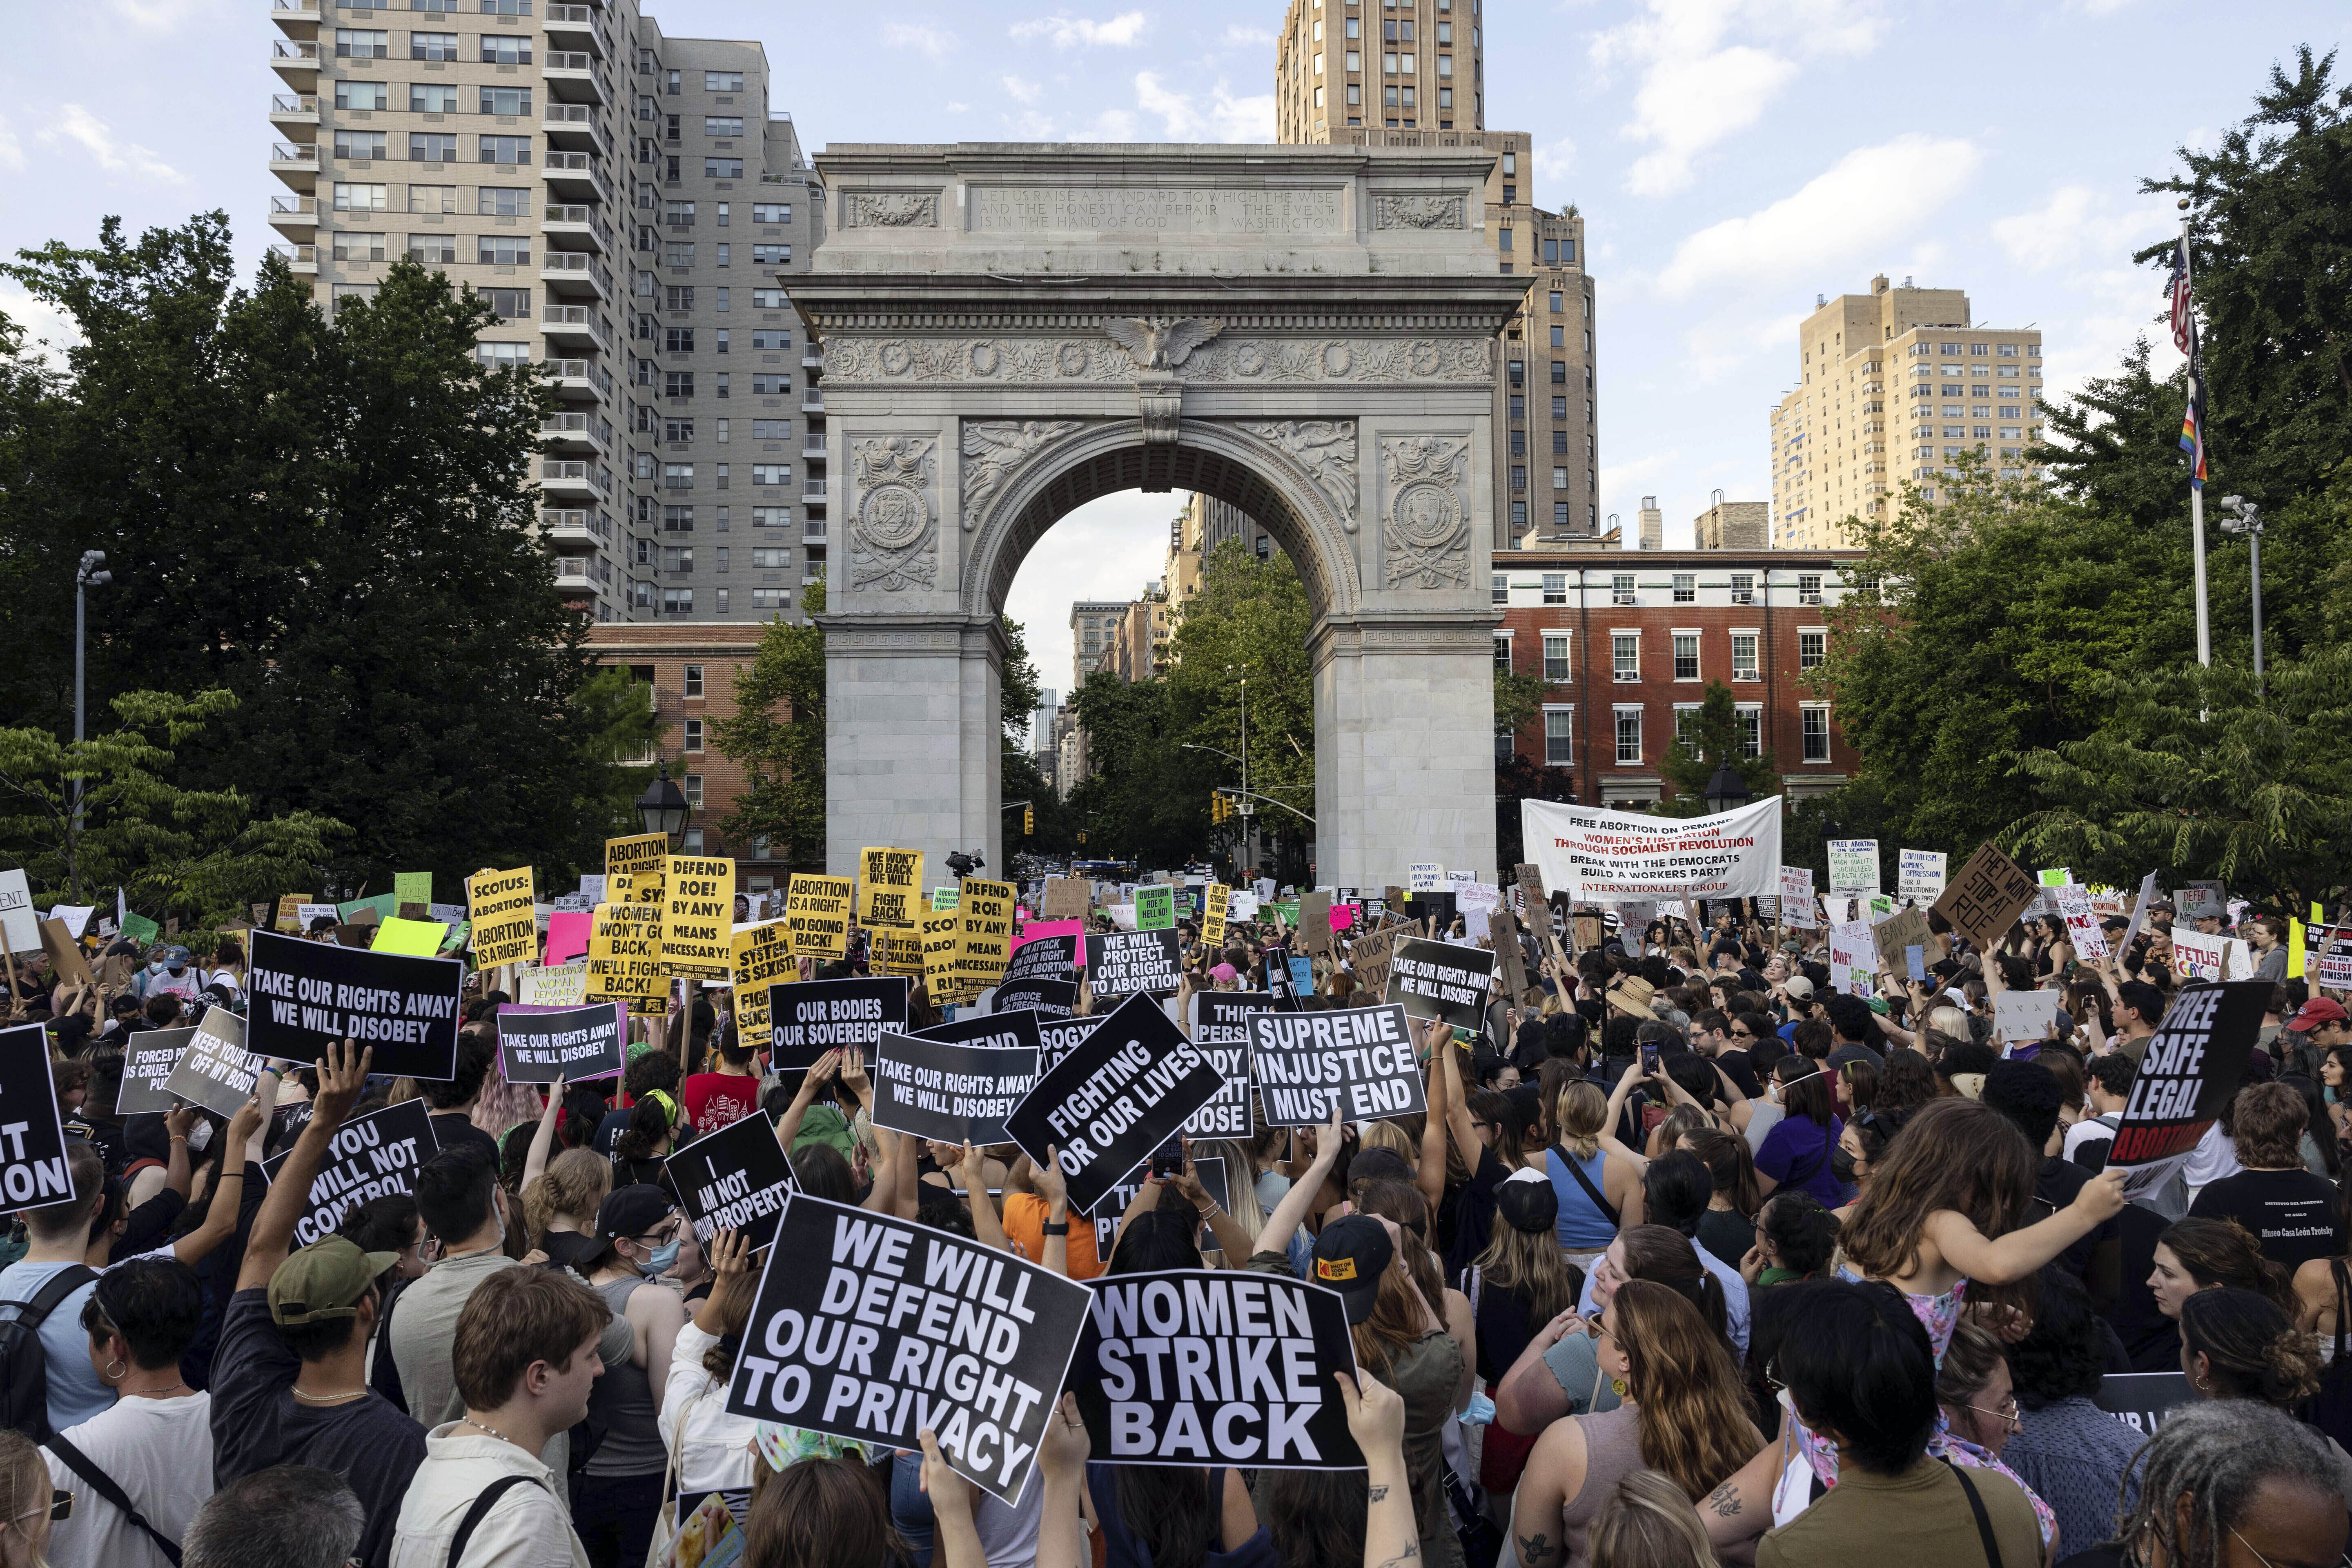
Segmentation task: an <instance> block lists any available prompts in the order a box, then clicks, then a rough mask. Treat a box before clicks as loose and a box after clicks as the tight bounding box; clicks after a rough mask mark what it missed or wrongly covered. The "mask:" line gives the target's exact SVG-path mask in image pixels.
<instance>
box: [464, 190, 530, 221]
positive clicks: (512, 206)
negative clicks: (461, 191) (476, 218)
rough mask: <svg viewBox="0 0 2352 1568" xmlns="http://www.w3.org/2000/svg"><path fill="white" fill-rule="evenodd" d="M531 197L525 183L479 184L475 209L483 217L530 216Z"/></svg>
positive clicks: (475, 197) (475, 198)
mask: <svg viewBox="0 0 2352 1568" xmlns="http://www.w3.org/2000/svg"><path fill="white" fill-rule="evenodd" d="M530 197H531V193H530V189H529V187H527V186H523V185H477V186H476V187H475V188H474V210H475V212H476V213H478V214H479V215H480V216H483V217H529V216H530Z"/></svg>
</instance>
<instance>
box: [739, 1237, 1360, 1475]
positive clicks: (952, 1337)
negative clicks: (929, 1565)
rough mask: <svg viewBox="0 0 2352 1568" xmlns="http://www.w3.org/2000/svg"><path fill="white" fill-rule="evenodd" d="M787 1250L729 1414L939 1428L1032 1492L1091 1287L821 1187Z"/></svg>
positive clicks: (872, 1437) (829, 1425)
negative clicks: (822, 1193)
mask: <svg viewBox="0 0 2352 1568" xmlns="http://www.w3.org/2000/svg"><path fill="white" fill-rule="evenodd" d="M776 1242H777V1245H776V1246H775V1247H773V1248H772V1250H771V1251H770V1252H769V1254H768V1261H767V1266H766V1268H763V1269H762V1270H761V1275H760V1289H759V1293H758V1295H757V1296H756V1297H755V1298H754V1299H753V1300H752V1304H751V1321H750V1323H749V1324H748V1326H747V1327H746V1328H745V1330H744V1333H743V1349H742V1352H741V1353H740V1355H739V1356H738V1357H737V1358H736V1362H735V1371H734V1374H733V1376H732V1377H731V1378H730V1380H729V1383H728V1388H727V1409H728V1412H729V1413H730V1415H740V1416H743V1417H745V1418H746V1419H750V1420H758V1421H772V1422H781V1423H782V1424H784V1425H786V1426H798V1427H801V1428H803V1429H804V1430H807V1431H813V1432H824V1433H829V1434H831V1435H833V1436H837V1437H848V1438H853V1439H856V1440H859V1441H863V1442H867V1443H882V1444H888V1445H893V1446H896V1447H915V1446H916V1444H917V1436H916V1435H917V1434H918V1433H919V1432H922V1431H924V1430H926V1429H929V1431H931V1432H934V1433H936V1434H937V1435H938V1437H939V1444H940V1452H941V1453H942V1454H944V1455H945V1456H946V1457H947V1459H948V1462H949V1463H950V1464H951V1465H953V1466H954V1467H955V1468H956V1470H957V1472H958V1473H959V1474H961V1475H962V1476H963V1477H964V1478H966V1479H969V1480H970V1481H971V1482H972V1483H973V1484H974V1485H976V1486H979V1487H982V1488H983V1489H986V1490H987V1491H988V1492H989V1493H990V1494H991V1495H992V1496H993V1497H996V1498H999V1499H1001V1500H1003V1501H1006V1502H1012V1501H1013V1500H1016V1499H1018V1498H1019V1497H1020V1496H1021V1492H1022V1489H1023V1488H1024V1486H1025V1485H1027V1483H1028V1480H1029V1477H1030V1474H1031V1472H1032V1471H1034V1469H1035V1468H1036V1458H1037V1448H1038V1445H1039V1444H1040V1443H1041V1442H1042V1441H1043V1439H1044V1436H1045V1423H1046V1422H1048V1421H1050V1420H1054V1419H1056V1416H1055V1405H1056V1402H1057V1400H1058V1398H1059V1396H1060V1393H1061V1389H1062V1385H1063V1383H1064V1379H1065V1375H1066V1373H1067V1372H1068V1370H1069V1365H1070V1357H1071V1354H1072V1352H1074V1351H1075V1350H1076V1348H1077V1342H1078V1334H1079V1331H1080V1330H1081V1328H1082V1327H1083V1326H1084V1324H1085V1321H1086V1316H1087V1304H1088V1302H1089V1300H1091V1292H1089V1291H1088V1290H1087V1288H1086V1287H1085V1286H1084V1285H1080V1284H1076V1283H1075V1282H1073V1281H1071V1280H1068V1279H1064V1278H1062V1277H1061V1276H1060V1275H1058V1274H1055V1273H1054V1272H1053V1271H1052V1270H1051V1269H1047V1268H1039V1267H1038V1266H1037V1265H1035V1264H1034V1263H1024V1262H1023V1261H1022V1260H1021V1259H1020V1258H1015V1257H1013V1256H1012V1255H1011V1254H1009V1253H1003V1252H999V1251H996V1250H995V1249H993V1248H992V1247H982V1246H979V1245H977V1244H975V1243H973V1242H971V1241H968V1240H966V1239H964V1238H963V1237H958V1236H950V1235H949V1234H948V1233H947V1232H945V1231H940V1230H933V1229H931V1228H930V1227H929V1226H920V1225H916V1224H914V1223H912V1222H911V1221H908V1220H900V1219H890V1218H885V1217H884V1216H882V1215H878V1214H873V1213H869V1212H867V1211H866V1210H864V1209H856V1208H850V1207H848V1206H846V1205H842V1204H836V1203H829V1202H827V1201H825V1200H824V1199H823V1198H815V1197H811V1196H809V1195H807V1194H796V1195H795V1196H794V1197H793V1200H792V1205H791V1206H790V1208H789V1209H788V1210H787V1211H786V1213H785V1215H784V1216H783V1220H782V1225H781V1226H779V1227H778V1229H777V1232H776ZM1334 1392H1335V1393H1336V1392H1337V1391H1336V1388H1335V1390H1334Z"/></svg>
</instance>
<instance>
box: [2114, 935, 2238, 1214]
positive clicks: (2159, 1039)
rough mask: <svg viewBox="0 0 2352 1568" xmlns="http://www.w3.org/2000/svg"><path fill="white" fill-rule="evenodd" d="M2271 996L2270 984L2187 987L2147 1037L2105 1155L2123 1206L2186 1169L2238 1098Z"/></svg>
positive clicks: (2173, 1000)
mask: <svg viewBox="0 0 2352 1568" xmlns="http://www.w3.org/2000/svg"><path fill="white" fill-rule="evenodd" d="M2272 990H2273V986H2272V984H2271V983H2270V982H2269V981H2267V980H2238V981H2232V982H2231V983H2230V984H2226V985H2194V984H2192V985H2184V986H2182V987H2181V988H2180V990H2179V993H2178V994H2175V995H2174V997H2173V999H2172V1005H2171V1006H2170V1007H2168V1008H2167V1009H2165V1014H2164V1022H2163V1023H2161V1024H2158V1026H2157V1027H2156V1033H2155V1034H2153V1035H2151V1036H2149V1037H2148V1041H2147V1052H2146V1053H2145V1054H2144V1055H2143V1056H2142V1057H2141V1058H2140V1064H2139V1076H2138V1077H2137V1078H2135V1079H2132V1087H2131V1098H2130V1099H2129V1100H2126V1101H2125V1102H2124V1115H2123V1121H2121V1122H2120V1123H2118V1124H2117V1125H2116V1141H2115V1142H2114V1143H2113V1144H2112V1145H2111V1146H2110V1147H2109V1148H2108V1150H2107V1169H2109V1170H2111V1171H2112V1170H2117V1169H2120V1170H2122V1171H2123V1172H2124V1173H2125V1176H2124V1195H2125V1196H2126V1198H2136V1197H2139V1196H2141V1195H2142V1194H2147V1193H2149V1192H2153V1191H2154V1190H2155V1189H2156V1188H2157V1187H2158V1186H2160V1185H2162V1184H2163V1183H2164V1180H2165V1178H2166V1177H2168V1176H2169V1175H2170V1174H2171V1173H2173V1172H2175V1171H2177V1170H2179V1168H2180V1167H2181V1166H2183V1165H2185V1164H2187V1163H2189V1155H2190V1154H2191V1153H2193V1152H2195V1151H2196V1148H2197V1142H2198V1140H2200V1139H2201V1138H2203V1137H2204V1136H2205V1132H2206V1130H2207V1129H2208V1128H2210V1127H2211V1126H2212V1125H2213V1122H2214V1121H2215V1119H2216V1118H2218V1117H2219V1116H2220V1115H2221V1107H2222V1106H2223V1105H2225V1104H2226V1103H2228V1101H2229V1099H2230V1096H2231V1095H2232V1094H2235V1093H2236V1092H2237V1091H2238V1079H2239V1078H2240V1077H2241V1076H2242V1074H2243V1073H2244V1072H2245V1070H2246V1062H2247V1059H2248V1058H2250V1057H2252V1054H2253V1049H2254V1041H2255V1039H2256V1038H2257V1037H2259V1036H2260V1035H2261V1033H2262V1026H2263V1009H2264V1008H2265V1007H2267V1006H2268V1005H2269V1003H2270V999H2271V992H2272Z"/></svg>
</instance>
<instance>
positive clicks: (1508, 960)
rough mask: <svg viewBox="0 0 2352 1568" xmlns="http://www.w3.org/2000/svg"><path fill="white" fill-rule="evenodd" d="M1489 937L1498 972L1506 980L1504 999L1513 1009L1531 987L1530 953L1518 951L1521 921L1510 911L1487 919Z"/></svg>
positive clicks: (1500, 912)
mask: <svg viewBox="0 0 2352 1568" xmlns="http://www.w3.org/2000/svg"><path fill="white" fill-rule="evenodd" d="M1486 928H1487V934H1488V935H1489V936H1491V937H1492V938H1493V939H1494V942H1495V972H1496V973H1497V974H1500V975H1501V976H1502V977H1503V996H1504V999H1505V1000H1506V1001H1507V1002H1508V1003H1510V1005H1512V1006H1514V1007H1516V1006H1517V1005H1518V1004H1519V998H1520V997H1521V996H1522V995H1524V994H1526V992H1527V988H1528V961H1527V954H1526V953H1525V952H1522V951H1521V950H1520V948H1519V922H1518V921H1517V920H1515V919H1513V918H1512V915H1511V911H1510V910H1496V911H1495V912H1494V913H1493V914H1491V915H1488V916H1487V917H1486Z"/></svg>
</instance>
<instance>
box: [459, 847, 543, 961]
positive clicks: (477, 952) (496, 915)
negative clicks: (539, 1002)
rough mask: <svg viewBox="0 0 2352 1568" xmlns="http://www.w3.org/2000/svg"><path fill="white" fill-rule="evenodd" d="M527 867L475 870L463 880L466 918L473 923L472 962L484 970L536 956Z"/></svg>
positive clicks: (536, 925) (533, 901) (531, 889)
mask: <svg viewBox="0 0 2352 1568" xmlns="http://www.w3.org/2000/svg"><path fill="white" fill-rule="evenodd" d="M532 884H533V877H532V870H531V868H530V867H529V866H525V867H522V868H520V869H518V870H513V871H477V872H475V873H474V874H473V875H472V876H470V877H468V878H467V879H466V919H467V921H469V922H470V923H471V924H472V926H473V942H474V962H475V963H477V964H478V965H480V966H481V967H482V968H484V969H490V968H495V967H496V966H497V965H499V964H501V963H529V962H530V960H532V959H534V958H537V957H538V956H539V919H538V916H537V915H536V914H535V913H534V907H535V905H536V904H537V902H538V894H537V892H536V890H535V889H534V887H533V885H532Z"/></svg>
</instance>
